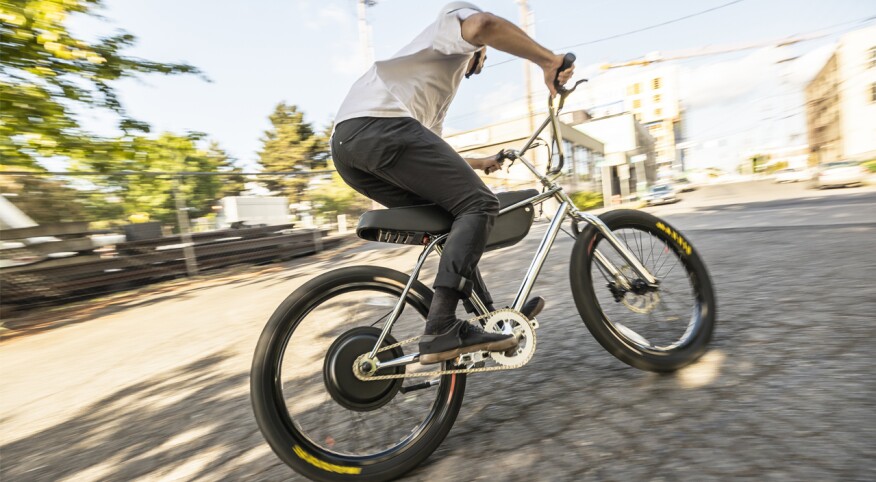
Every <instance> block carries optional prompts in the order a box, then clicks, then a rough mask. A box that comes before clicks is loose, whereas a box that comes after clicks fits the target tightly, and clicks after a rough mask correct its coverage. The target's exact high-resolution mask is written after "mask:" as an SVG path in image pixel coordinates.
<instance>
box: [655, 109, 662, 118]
mask: <svg viewBox="0 0 876 482" xmlns="http://www.w3.org/2000/svg"><path fill="white" fill-rule="evenodd" d="M654 116H655V117H663V109H654Z"/></svg>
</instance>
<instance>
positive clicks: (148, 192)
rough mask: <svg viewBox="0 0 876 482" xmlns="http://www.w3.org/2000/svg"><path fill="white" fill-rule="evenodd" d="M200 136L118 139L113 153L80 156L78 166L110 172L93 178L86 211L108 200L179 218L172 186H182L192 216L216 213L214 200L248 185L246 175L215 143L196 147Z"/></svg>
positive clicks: (156, 216)
mask: <svg viewBox="0 0 876 482" xmlns="http://www.w3.org/2000/svg"><path fill="white" fill-rule="evenodd" d="M198 138H199V136H198V135H189V136H179V135H175V134H169V133H165V134H162V135H161V136H160V137H158V138H156V139H152V138H148V137H142V136H138V137H130V138H123V139H120V140H118V141H117V142H116V143H115V145H114V146H113V147H112V153H113V154H112V156H110V157H108V158H100V159H98V160H86V161H79V162H77V163H76V164H75V166H76V167H78V168H81V169H83V170H93V171H97V172H102V173H106V175H105V176H101V177H96V178H93V179H91V180H90V181H91V183H92V184H93V188H92V189H91V190H90V191H89V192H90V194H89V196H88V212H89V213H91V214H92V219H94V218H97V219H106V218H104V217H101V216H98V215H97V214H98V213H99V212H101V210H102V209H106V206H107V205H108V204H119V206H120V210H121V213H122V214H123V215H124V216H129V215H131V214H134V213H140V212H143V213H148V214H149V217H150V219H151V220H153V221H161V222H165V223H172V224H175V223H176V204H175V199H174V190H175V189H177V188H178V189H179V191H180V194H181V195H182V196H183V198H184V199H185V204H186V207H187V208H188V214H189V217H191V218H196V217H200V216H204V215H206V214H209V213H211V212H212V206H213V204H214V203H215V202H216V201H217V200H218V199H220V198H222V197H224V196H234V195H238V194H240V192H241V191H243V190H244V179H243V176H241V175H235V174H234V173H238V172H241V171H240V169H239V168H237V167H236V166H235V165H234V160H233V159H231V158H229V157H228V155H227V154H226V153H225V152H224V151H223V150H222V149H220V148H219V146H218V145H217V144H216V143H211V144H210V145H209V147H208V148H207V149H198V148H197V146H196V142H197V141H198ZM159 172H163V173H167V172H171V173H172V172H180V173H184V172H220V173H228V174H229V175H222V176H216V175H180V176H172V175H166V174H165V175H156V174H151V173H159Z"/></svg>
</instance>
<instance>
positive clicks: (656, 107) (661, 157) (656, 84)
mask: <svg viewBox="0 0 876 482" xmlns="http://www.w3.org/2000/svg"><path fill="white" fill-rule="evenodd" d="M678 77H679V75H678V69H677V68H676V67H673V66H665V67H660V68H653V69H648V70H646V71H643V72H641V73H638V74H636V75H633V76H630V77H628V78H627V81H626V93H625V96H624V107H625V110H626V111H628V112H632V114H633V115H634V116H635V117H636V119H637V120H638V121H639V122H640V123H641V124H642V125H643V126H644V127H645V128H646V129H647V130H648V133H649V134H651V137H653V138H654V152H655V156H656V157H655V162H656V164H657V169H658V171H660V175H661V177H672V174H673V171H674V172H683V171H684V169H685V165H684V151H683V150H682V149H680V148H679V143H681V142H682V141H683V140H684V130H683V122H682V119H683V109H682V106H681V102H680V101H679V91H678V90H679V89H678V83H679V81H678Z"/></svg>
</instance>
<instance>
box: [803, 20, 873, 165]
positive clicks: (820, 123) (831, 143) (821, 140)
mask: <svg viewBox="0 0 876 482" xmlns="http://www.w3.org/2000/svg"><path fill="white" fill-rule="evenodd" d="M806 124H807V133H808V136H809V147H810V151H811V153H812V156H813V158H814V160H815V161H816V162H818V163H824V162H831V161H837V160H846V159H848V160H861V161H863V160H868V159H874V158H876V26H871V27H867V28H863V29H859V30H855V31H852V32H849V33H847V34H845V35H843V36H842V37H841V38H840V41H839V44H838V45H837V48H836V50H835V51H834V53H833V55H831V56H830V58H829V59H828V60H827V62H826V63H825V64H824V67H822V68H821V70H820V71H819V72H818V74H817V75H816V76H815V78H813V79H812V81H811V82H809V84H808V85H807V86H806Z"/></svg>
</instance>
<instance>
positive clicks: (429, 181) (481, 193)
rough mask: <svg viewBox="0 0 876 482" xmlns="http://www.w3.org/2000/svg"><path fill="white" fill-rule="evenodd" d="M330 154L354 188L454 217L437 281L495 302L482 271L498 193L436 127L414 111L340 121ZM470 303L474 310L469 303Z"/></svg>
mask: <svg viewBox="0 0 876 482" xmlns="http://www.w3.org/2000/svg"><path fill="white" fill-rule="evenodd" d="M331 147H332V158H333V159H334V163H335V168H336V169H337V170H338V174H340V175H341V177H342V178H343V179H344V181H346V183H347V184H349V185H350V187H352V188H353V189H355V190H356V191H358V192H360V193H362V194H364V195H365V196H367V197H369V198H371V199H373V200H375V201H377V202H379V203H380V204H383V205H384V206H387V207H401V206H413V205H417V204H430V203H434V204H437V205H438V206H441V207H442V208H444V209H446V210H447V211H449V212H450V213H451V214H452V215H453V217H454V221H453V226H452V227H451V229H450V235H449V236H448V237H447V240H446V241H445V242H444V253H443V254H442V256H441V261H440V263H439V264H438V274H437V275H436V277H435V284H434V286H435V287H436V288H437V287H446V288H452V289H455V290H457V291H459V292H460V293H462V295H463V296H464V297H467V296H468V295H469V294H470V293H471V291H472V289H474V290H475V292H476V293H477V294H478V296H479V297H480V298H481V300H482V301H483V302H484V303H486V304H492V302H493V300H492V298H491V297H490V294H489V292H488V291H487V289H486V286H485V285H484V282H483V279H482V278H481V276H480V272H479V271H478V269H477V264H478V261H480V259H481V255H482V254H483V252H484V247H485V245H486V242H487V235H488V234H489V233H490V229H492V227H493V224H494V222H495V220H496V215H497V214H498V212H499V201H498V200H497V199H496V195H495V194H493V192H492V191H490V189H489V188H488V187H487V186H486V185H485V184H484V182H483V181H482V180H481V179H480V178H479V177H478V176H477V174H475V172H474V170H473V169H472V168H471V166H469V165H468V163H466V162H465V160H464V159H463V158H462V157H460V156H459V154H457V153H456V151H454V150H453V148H452V147H450V145H448V144H447V143H446V142H444V140H443V139H441V138H440V137H438V136H437V135H436V134H435V133H433V132H432V131H430V130H429V129H426V128H425V127H424V126H423V125H422V124H420V122H418V121H416V120H414V119H412V118H409V117H390V118H378V117H359V118H356V119H349V120H345V121H343V122H341V123H340V124H338V125H337V126H335V132H334V135H333V136H332V143H331ZM466 308H467V309H468V310H469V311H471V306H470V305H468V304H467V306H466Z"/></svg>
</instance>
